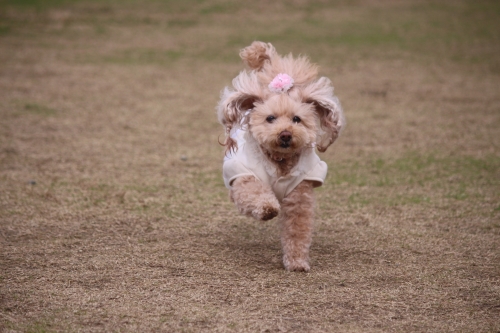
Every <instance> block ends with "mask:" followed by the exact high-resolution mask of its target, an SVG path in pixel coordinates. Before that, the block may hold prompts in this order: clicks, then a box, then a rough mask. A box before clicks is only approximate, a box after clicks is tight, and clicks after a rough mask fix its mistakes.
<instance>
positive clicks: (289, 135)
mask: <svg viewBox="0 0 500 333" xmlns="http://www.w3.org/2000/svg"><path fill="white" fill-rule="evenodd" d="M280 140H281V141H282V142H287V143H288V142H290V140H292V133H290V132H288V131H283V132H281V133H280Z"/></svg>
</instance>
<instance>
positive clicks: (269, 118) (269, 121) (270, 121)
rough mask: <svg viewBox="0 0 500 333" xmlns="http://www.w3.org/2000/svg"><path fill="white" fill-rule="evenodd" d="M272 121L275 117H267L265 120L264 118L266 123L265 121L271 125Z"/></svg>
mask: <svg viewBox="0 0 500 333" xmlns="http://www.w3.org/2000/svg"><path fill="white" fill-rule="evenodd" d="M274 120H276V117H275V116H267V118H266V121H267V122H268V123H272V122H273V121H274Z"/></svg>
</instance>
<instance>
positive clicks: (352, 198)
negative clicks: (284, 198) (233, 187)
mask: <svg viewBox="0 0 500 333" xmlns="http://www.w3.org/2000/svg"><path fill="white" fill-rule="evenodd" d="M499 16H500V14H499V6H498V4H496V2H494V1H484V2H479V3H478V2H473V1H457V2H453V3H451V2H450V3H443V4H440V5H436V4H433V3H431V2H422V1H407V2H405V3H404V4H402V3H395V2H391V1H380V2H377V3H373V2H372V1H356V2H354V3H352V2H342V1H340V2H337V3H326V2H322V1H317V2H316V1H313V2H303V1H292V2H290V3H288V2H287V3H285V2H273V3H269V2H267V1H257V2H254V3H253V4H252V5H251V6H250V5H248V4H247V5H236V4H234V3H232V2H226V1H207V2H195V1H192V2H191V1H182V2H181V1H179V2H177V1H170V2H168V3H161V2H156V1H151V2H148V1H146V2H139V1H127V2H113V1H109V2H93V1H86V0H82V1H53V2H39V1H25V4H24V5H22V6H20V5H19V3H17V4H14V2H11V1H1V2H0V101H1V103H0V246H1V251H0V267H1V272H0V328H1V330H2V331H5V332H62V331H64V332H66V331H69V332H71V331H78V332H101V331H102V332H109V331H120V332H156V331H159V332H164V331H173V332H199V331H224V332H225V331H237V332H255V331H268V332H275V331H284V332H304V331H309V332H332V331H338V332H402V331H404V332H498V331H500V321H499V319H498V318H499V317H500V278H499V277H500V266H499V262H500V249H499V247H500V184H499V179H500V151H499V138H500V134H499V130H498V128H500V98H499V96H500V88H499V87H500V76H499V74H500V62H499V59H500V41H499V36H500V25H499V23H498V22H499V20H498V17H499ZM254 39H261V40H265V41H269V42H272V43H273V44H274V45H275V46H276V47H277V49H278V51H279V52H282V53H287V52H289V51H293V52H294V54H298V53H304V54H308V55H309V56H310V57H311V58H312V60H313V61H315V62H317V63H319V64H320V65H321V71H322V74H323V75H326V76H329V77H330V78H331V79H332V81H333V83H334V86H335V87H336V93H337V95H338V96H339V97H340V99H341V101H342V103H343V105H344V108H345V111H346V116H347V121H348V127H347V129H346V131H345V132H344V135H343V137H341V139H340V140H339V141H338V143H336V144H335V145H334V146H333V149H331V150H329V151H328V152H327V153H326V154H323V155H322V158H323V159H324V160H325V161H326V162H327V163H328V164H329V175H328V179H327V182H326V185H325V186H324V187H322V188H319V189H318V190H317V191H316V194H317V199H318V209H317V219H316V230H315V235H314V241H313V246H312V249H311V259H312V262H311V264H312V271H311V272H310V273H308V274H296V273H295V274H294V273H287V272H285V271H284V270H283V268H282V265H281V253H280V246H279V239H278V237H277V230H276V228H275V225H274V222H273V221H270V222H267V223H257V222H255V221H253V220H250V219H247V218H244V217H241V216H238V215H237V212H236V210H235V209H234V207H232V205H231V204H230V202H229V200H228V197H227V193H226V189H225V188H224V185H223V183H222V178H221V162H222V149H221V147H220V146H219V145H218V144H217V138H218V136H219V135H221V134H222V130H221V127H220V125H219V124H217V121H216V116H215V109H214V108H215V105H216V103H217V100H218V97H219V92H220V90H221V89H222V88H223V87H224V86H225V85H227V84H228V83H229V82H230V80H231V78H232V77H234V75H235V74H236V73H238V71H239V70H241V64H240V63H239V59H238V57H237V53H238V50H239V49H240V48H241V47H244V46H246V45H249V44H250V42H251V41H252V40H254Z"/></svg>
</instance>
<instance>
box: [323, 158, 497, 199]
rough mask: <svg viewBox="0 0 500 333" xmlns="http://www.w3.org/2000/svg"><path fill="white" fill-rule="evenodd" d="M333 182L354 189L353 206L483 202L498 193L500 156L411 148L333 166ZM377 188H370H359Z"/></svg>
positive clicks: (330, 177) (330, 176)
mask: <svg viewBox="0 0 500 333" xmlns="http://www.w3.org/2000/svg"><path fill="white" fill-rule="evenodd" d="M328 178H329V179H328V180H327V182H328V183H330V182H331V183H333V184H334V186H341V187H342V186H343V187H346V186H347V187H348V188H351V189H352V194H350V195H349V197H348V202H349V203H350V204H353V205H361V206H364V205H367V204H370V203H375V202H376V203H382V204H388V205H400V204H427V203H431V202H435V201H437V200H441V199H448V200H455V201H464V200H469V201H470V200H473V201H480V200H482V199H484V198H485V197H488V196H491V195H493V196H495V197H497V196H498V188H500V158H499V157H497V156H494V155H490V156H485V157H484V158H475V157H470V156H446V157H440V156H436V155H433V154H428V155H426V154H418V153H407V154H406V155H405V156H403V157H400V158H397V159H394V160H382V159H380V158H377V159H374V160H372V161H369V162H368V163H364V164H361V163H360V162H358V161H354V162H347V163H343V164H336V165H331V167H330V170H329V176H328ZM362 188H364V189H366V188H368V189H369V188H373V191H372V190H368V191H366V190H365V191H358V190H356V189H362Z"/></svg>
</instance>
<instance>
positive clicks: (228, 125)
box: [217, 71, 263, 152]
mask: <svg viewBox="0 0 500 333" xmlns="http://www.w3.org/2000/svg"><path fill="white" fill-rule="evenodd" d="M233 87H234V88H235V90H231V89H229V88H227V87H226V88H225V89H224V91H223V92H222V94H221V99H220V101H219V104H218V106H217V116H218V118H219V122H220V123H221V124H222V126H224V128H225V130H226V139H225V141H224V143H223V145H224V146H226V152H228V151H231V150H233V151H236V149H237V145H236V142H235V141H234V140H233V138H231V130H232V129H233V127H239V126H241V122H242V120H243V117H244V116H245V113H246V112H247V111H249V110H251V109H253V108H254V106H255V103H259V102H262V100H263V99H262V97H261V96H260V94H261V89H260V86H259V84H258V81H257V78H256V76H255V73H247V72H245V71H243V72H241V73H240V74H239V75H238V76H237V77H236V78H234V80H233Z"/></svg>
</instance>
